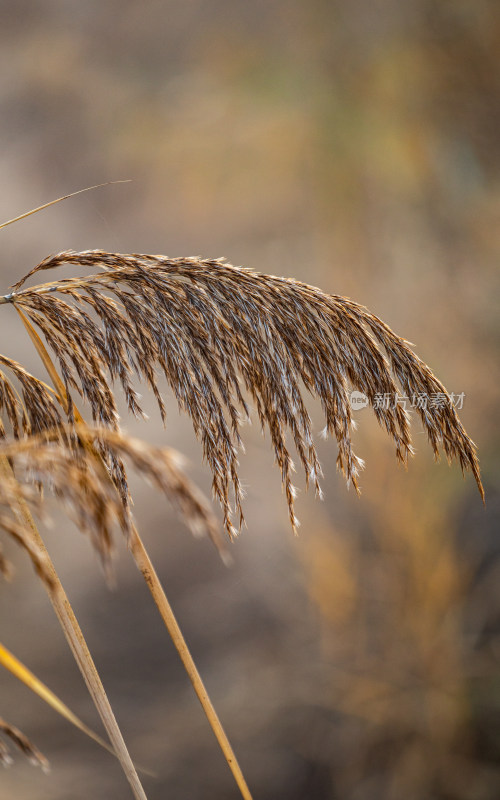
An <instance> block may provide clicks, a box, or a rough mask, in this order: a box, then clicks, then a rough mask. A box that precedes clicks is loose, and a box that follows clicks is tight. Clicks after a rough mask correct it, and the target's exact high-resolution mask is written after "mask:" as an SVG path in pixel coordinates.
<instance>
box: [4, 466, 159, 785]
mask: <svg viewBox="0 0 500 800" xmlns="http://www.w3.org/2000/svg"><path fill="white" fill-rule="evenodd" d="M13 475H14V473H13V470H12V467H11V466H10V463H9V461H8V459H7V457H6V456H0V476H2V477H4V478H6V479H7V480H8V479H10V480H12V478H13ZM14 513H15V515H16V517H17V519H18V520H19V521H20V522H21V523H22V524H23V525H24V526H25V527H26V528H27V529H28V530H29V531H30V532H31V534H32V536H33V540H34V541H35V543H36V545H37V547H38V548H39V550H40V551H41V552H42V553H43V555H44V557H45V565H46V568H47V570H48V577H49V580H47V581H44V582H43V583H44V586H45V588H46V590H47V593H48V595H49V597H50V600H51V603H52V605H53V607H54V611H55V613H56V615H57V618H58V620H59V623H60V625H61V627H62V629H63V632H64V635H65V636H66V639H67V641H68V644H69V646H70V648H71V651H72V653H73V656H74V658H75V661H76V663H77V664H78V666H79V668H80V671H81V673H82V675H83V677H84V679H85V683H86V684H87V688H88V690H89V692H90V695H91V697H92V700H93V701H94V704H95V706H96V708H97V710H98V712H99V715H100V717H101V719H102V721H103V724H104V726H105V728H106V730H107V732H108V735H109V738H110V740H111V743H112V745H113V748H114V750H115V753H116V755H117V757H118V759H119V761H120V763H121V765H122V768H123V771H124V773H125V776H126V778H127V780H128V782H129V783H130V786H131V788H132V791H133V794H134V797H135V798H136V800H147V797H146V794H145V792H144V789H143V788H142V785H141V782H140V780H139V777H138V775H137V772H136V769H135V767H134V764H133V762H132V759H131V758H130V755H129V752H128V750H127V747H126V745H125V742H124V740H123V736H122V734H121V731H120V728H119V727H118V723H117V721H116V719H115V716H114V714H113V711H112V708H111V705H110V703H109V700H108V698H107V695H106V692H105V691H104V687H103V685H102V683H101V679H100V677H99V673H98V672H97V669H96V666H95V664H94V661H93V659H92V656H91V655H90V651H89V649H88V647H87V643H86V641H85V639H84V636H83V633H82V631H81V629H80V626H79V624H78V621H77V619H76V617H75V614H74V612H73V609H72V607H71V603H70V602H69V600H68V597H67V595H66V592H65V591H64V588H63V585H62V583H61V581H60V579H59V576H58V574H57V572H56V569H55V567H54V564H53V563H52V559H51V558H50V555H49V553H48V552H47V548H46V547H45V543H44V541H43V539H42V537H41V535H40V532H39V530H38V528H37V526H36V523H35V520H34V519H33V516H32V514H31V511H30V509H29V507H28V505H27V503H26V502H25V500H24V499H23V498H22V497H21V496H20V495H19V496H18V498H17V506H16V507H15V508H14Z"/></svg>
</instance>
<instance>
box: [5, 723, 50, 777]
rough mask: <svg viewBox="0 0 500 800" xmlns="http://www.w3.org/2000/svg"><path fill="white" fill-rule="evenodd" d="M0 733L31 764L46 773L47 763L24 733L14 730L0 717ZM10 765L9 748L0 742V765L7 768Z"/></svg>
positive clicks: (17, 729)
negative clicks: (12, 743)
mask: <svg viewBox="0 0 500 800" xmlns="http://www.w3.org/2000/svg"><path fill="white" fill-rule="evenodd" d="M0 731H1V732H2V733H3V734H4V735H5V736H7V737H8V738H9V739H10V740H11V741H12V742H14V744H15V745H16V747H18V748H19V750H21V752H22V753H24V755H25V756H26V757H27V758H28V760H29V761H30V763H31V764H33V765H34V766H38V767H42V769H43V770H44V771H45V772H47V771H48V769H49V762H48V761H47V759H46V758H45V756H44V755H42V753H41V752H40V750H38V748H36V747H35V745H34V744H33V743H32V742H30V740H29V739H28V737H27V736H25V735H24V733H21V731H20V730H19V728H15V727H14V726H13V725H9V723H8V722H5V720H4V719H2V718H1V717H0ZM11 763H12V758H11V755H10V752H9V748H8V747H7V745H6V744H5V742H4V741H2V740H0V764H2V765H3V766H8V765H9V764H11Z"/></svg>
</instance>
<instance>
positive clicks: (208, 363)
mask: <svg viewBox="0 0 500 800" xmlns="http://www.w3.org/2000/svg"><path fill="white" fill-rule="evenodd" d="M66 264H72V265H78V266H80V267H82V268H85V269H92V268H98V269H100V270H101V271H100V272H99V273H97V274H92V275H87V276H85V277H82V278H67V279H64V278H63V279H61V280H57V281H53V282H51V283H48V284H42V285H40V286H35V287H33V288H28V289H25V288H22V287H23V285H24V282H25V281H26V279H27V278H28V277H30V276H32V275H33V274H35V273H37V272H39V271H42V270H48V269H53V268H58V267H62V266H64V265H66ZM13 289H14V291H13V292H12V293H11V294H10V295H7V296H6V297H5V298H3V302H12V303H14V304H15V305H16V306H17V307H18V309H19V310H22V312H24V314H25V315H26V316H27V317H28V318H29V320H30V321H31V322H32V323H34V324H35V325H36V326H38V328H39V330H40V331H41V332H42V334H43V335H44V337H45V339H46V341H47V343H48V345H49V346H50V348H51V349H52V351H53V353H54V355H55V357H56V358H57V362H58V365H59V370H60V374H61V376H62V379H63V382H64V385H65V388H66V392H67V396H68V398H69V407H68V416H69V419H70V421H72V419H73V417H72V401H71V392H72V391H74V392H76V393H77V394H79V395H80V396H81V397H83V398H84V399H85V400H86V401H87V402H88V404H89V405H90V409H91V413H92V417H93V420H94V422H96V423H98V424H99V425H101V426H105V427H109V428H111V429H116V428H117V424H118V417H117V410H116V402H115V398H114V395H113V391H112V389H111V388H110V381H109V378H111V384H113V383H114V382H119V383H120V384H121V387H122V389H123V391H124V393H125V397H126V400H127V403H128V407H129V410H130V411H131V412H132V413H133V414H135V415H141V413H142V411H141V408H140V403H139V399H138V396H137V393H136V391H135V389H134V386H133V377H134V372H136V373H138V374H139V376H140V377H141V378H142V379H144V380H145V381H146V382H147V384H148V385H149V387H150V388H151V389H152V391H153V393H154V395H155V397H156V400H157V402H158V406H159V410H160V414H161V416H162V419H163V420H164V421H165V407H164V404H163V400H162V397H161V394H160V390H159V388H158V383H157V381H158V372H159V371H161V372H162V373H163V374H164V375H165V377H166V379H167V381H168V383H169V385H170V386H171V388H172V390H173V392H174V394H175V396H176V398H177V402H178V404H179V407H180V408H181V409H182V410H183V411H184V412H186V413H187V414H188V415H189V416H190V418H191V420H192V422H193V425H194V429H195V432H196V435H197V436H198V437H199V438H200V440H201V442H202V446H203V453H204V457H205V459H206V460H207V462H208V464H209V466H210V469H211V471H212V475H213V491H214V494H215V495H216V497H217V498H218V499H219V501H220V503H221V505H222V509H223V513H224V524H225V528H226V530H227V532H228V533H229V535H230V536H231V535H233V534H234V533H235V532H236V531H235V528H234V525H233V522H232V515H233V509H232V506H231V502H230V489H231V487H232V490H233V493H234V501H235V509H234V511H235V513H236V515H237V517H238V524H239V526H241V523H242V521H243V511H242V505H241V502H242V489H241V485H240V481H239V477H238V461H237V454H238V447H239V446H240V445H241V438H240V426H241V422H242V418H245V417H247V416H248V413H249V411H248V407H247V404H246V401H245V398H244V393H245V391H246V392H247V393H248V395H249V396H250V397H251V398H252V400H253V402H254V403H255V406H256V409H257V413H258V416H259V419H260V423H261V426H262V428H263V430H267V431H268V432H269V434H270V437H271V442H272V445H273V449H274V453H275V457H276V461H277V464H278V466H279V468H280V470H281V476H282V481H283V485H284V488H285V492H286V498H287V502H288V507H289V513H290V521H291V524H292V527H293V528H295V527H296V525H297V520H296V517H295V512H294V495H295V489H294V486H293V484H292V473H293V470H294V465H293V462H292V457H291V454H290V451H289V448H288V445H287V441H286V434H287V432H289V433H290V434H291V437H292V439H293V442H294V445H295V449H296V451H297V453H298V456H299V460H300V463H301V464H302V467H303V469H304V471H305V475H306V481H307V483H308V484H309V483H311V484H312V485H313V486H314V488H315V490H316V493H317V494H320V493H321V489H320V485H319V477H320V475H321V466H320V464H319V461H318V456H317V452H316V448H315V446H314V443H313V435H312V426H311V419H310V417H309V414H308V411H307V408H306V404H305V400H304V393H303V387H305V388H306V389H307V390H308V392H310V393H311V394H312V395H315V396H317V397H319V399H320V401H321V405H322V408H323V412H324V415H325V418H326V431H327V432H328V433H330V434H332V435H334V436H335V438H336V441H337V445H338V457H337V463H338V467H339V468H340V470H341V471H342V472H343V473H344V475H345V476H346V478H347V480H348V481H350V482H352V484H353V485H354V487H355V488H356V490H357V489H358V474H359V471H360V469H361V468H362V466H363V462H362V461H361V459H359V458H358V457H357V456H356V455H355V453H354V452H353V448H352V442H351V428H352V415H351V406H350V399H349V391H350V388H351V387H352V388H354V389H356V390H359V391H362V392H364V393H365V394H366V395H367V396H368V399H369V402H370V404H371V405H372V408H373V410H374V412H375V414H376V416H377V419H378V421H379V423H380V424H381V425H382V426H383V427H385V428H386V430H387V432H388V433H389V435H390V436H391V437H392V439H393V440H394V443H395V446H396V455H397V458H398V460H399V461H401V462H402V463H406V462H407V459H408V456H409V455H410V454H411V453H412V448H411V435H410V425H409V415H408V413H407V411H406V410H405V409H404V408H403V407H402V405H401V404H399V403H395V404H393V405H394V407H393V406H391V407H389V408H383V407H380V406H379V404H377V402H376V396H377V395H384V394H389V395H390V396H391V397H395V396H397V395H398V394H402V395H404V396H408V397H413V396H419V395H421V394H422V393H424V394H427V395H428V396H430V395H432V394H434V393H442V394H444V395H445V396H446V400H445V402H443V403H442V404H440V405H435V406H428V407H427V408H417V411H418V413H419V414H420V418H421V421H422V424H423V427H424V429H425V431H426V433H427V436H428V438H429V441H430V443H431V446H432V449H433V452H434V454H435V456H436V457H439V454H440V451H441V450H443V451H444V453H445V455H446V456H447V458H448V460H449V461H450V460H452V459H454V458H456V459H457V460H458V461H459V463H460V465H461V468H462V470H467V469H470V470H471V471H472V472H473V474H474V477H475V479H476V482H477V485H478V487H479V490H480V492H481V495H483V488H482V485H481V479H480V473H479V465H478V460H477V456H476V451H475V446H474V443H473V442H472V441H471V439H470V438H469V437H468V436H467V434H466V432H465V430H464V428H463V426H462V425H461V423H460V420H459V419H458V416H457V414H456V411H455V409H454V407H453V404H452V402H451V400H450V399H449V398H448V397H447V394H446V390H445V388H444V386H443V385H442V384H441V383H440V382H439V381H438V380H437V378H436V377H435V376H434V375H433V373H432V371H431V370H430V369H429V367H428V366H427V365H426V364H424V363H423V362H422V361H421V360H420V359H419V358H418V357H417V356H416V355H415V354H414V353H413V351H412V350H411V349H410V347H409V344H408V343H407V342H406V341H405V340H404V339H401V338H400V337H399V336H397V335H396V334H395V333H393V331H391V329H390V328H389V327H388V326H387V325H385V324H384V323H383V322H382V321H381V320H380V319H378V318H377V317H376V316H374V315H373V314H371V313H370V312H369V311H368V310H367V309H366V308H364V307H363V306H361V305H358V304H357V303H354V302H352V301H350V300H348V299H346V298H344V297H340V296H337V295H333V296H330V295H326V294H325V293H323V292H322V291H320V290H319V289H316V288H314V287H312V286H308V285H307V284H304V283H300V282H298V281H295V280H292V279H285V278H278V277H273V276H270V275H265V274H262V273H258V272H254V271H252V270H249V269H244V268H241V267H233V266H231V265H230V264H227V263H225V262H224V260H222V259H221V260H202V259H199V258H178V259H169V258H167V257H165V256H151V255H136V254H134V255H119V254H113V253H107V252H104V251H100V250H91V251H85V252H81V253H76V252H73V251H66V252H62V253H59V254H58V255H54V256H50V257H49V258H47V259H45V260H44V261H42V262H41V263H40V264H39V265H38V266H37V267H35V268H34V269H33V270H31V272H29V273H28V275H26V277H25V278H23V279H22V280H20V281H19V282H18V283H17V284H15V286H14V287H13ZM89 310H90V311H91V312H93V313H91V314H90V313H88V312H89ZM50 400H51V398H50V395H48V396H47V397H45V396H44V402H45V404H46V406H47V407H50V408H51V406H50V402H49V401H50ZM26 404H27V410H28V417H29V419H30V420H31V422H30V424H31V426H32V427H33V428H35V427H36V425H38V427H40V422H39V421H38V419H37V417H36V415H35V413H34V411H33V409H32V406H33V401H30V400H29V398H27V399H26ZM102 452H103V455H104V457H105V458H106V460H107V464H108V467H109V469H110V471H111V473H112V474H113V476H114V480H115V482H116V484H117V485H118V486H119V487H120V490H121V493H122V496H123V498H124V499H125V498H126V496H127V485H126V478H125V473H124V470H123V467H122V464H121V461H120V459H116V458H115V457H114V456H113V455H112V453H110V451H109V450H108V449H106V448H103V451H102Z"/></svg>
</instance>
